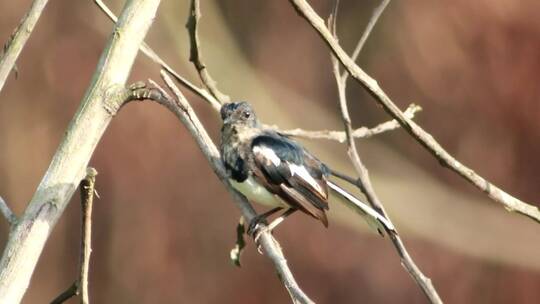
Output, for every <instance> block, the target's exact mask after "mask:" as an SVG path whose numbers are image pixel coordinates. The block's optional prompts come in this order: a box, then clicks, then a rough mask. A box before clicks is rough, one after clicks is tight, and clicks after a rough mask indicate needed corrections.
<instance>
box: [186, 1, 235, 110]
mask: <svg viewBox="0 0 540 304" xmlns="http://www.w3.org/2000/svg"><path fill="white" fill-rule="evenodd" d="M200 18H201V8H200V2H199V0H191V7H190V9H189V17H188V20H187V23H186V28H187V30H188V32H189V41H190V44H191V50H190V54H189V61H191V62H193V64H194V65H195V68H196V69H197V72H199V76H200V77H201V81H202V82H203V84H204V86H205V87H206V88H207V89H208V91H210V93H211V94H212V95H213V96H214V97H215V98H216V99H217V100H219V102H220V103H222V104H223V103H226V102H229V101H230V98H229V96H227V95H225V94H223V93H222V92H220V91H219V90H218V88H217V83H216V81H215V80H214V79H213V78H212V77H211V76H210V73H208V69H207V68H206V65H205V64H204V62H203V59H202V53H201V47H200V44H201V42H200V41H199V34H198V25H199V19H200Z"/></svg>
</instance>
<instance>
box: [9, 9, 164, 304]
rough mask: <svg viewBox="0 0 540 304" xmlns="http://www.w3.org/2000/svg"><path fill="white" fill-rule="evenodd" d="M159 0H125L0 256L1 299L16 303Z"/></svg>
mask: <svg viewBox="0 0 540 304" xmlns="http://www.w3.org/2000/svg"><path fill="white" fill-rule="evenodd" d="M159 3H160V1H159V0H128V1H127V2H126V5H125V6H124V9H123V12H122V14H121V17H120V19H119V21H118V23H117V25H116V26H115V28H114V30H113V32H112V34H111V36H110V38H109V41H108V43H107V46H106V47H105V50H104V51H103V53H102V55H101V58H100V60H99V64H98V66H97V69H96V72H95V73H94V76H93V78H92V83H91V84H90V86H89V88H88V90H87V93H86V95H85V96H84V98H83V99H82V101H81V105H80V107H79V109H78V111H77V113H76V114H75V116H74V118H73V119H72V121H71V123H70V125H69V127H68V129H67V130H66V132H65V135H64V138H63V140H62V143H61V144H60V146H59V147H58V149H57V151H56V153H55V155H54V157H53V159H52V161H51V164H50V165H49V168H48V169H47V172H46V173H45V174H44V177H43V179H42V181H41V183H40V184H39V186H38V188H37V190H36V192H35V193H34V196H33V198H32V200H31V201H30V203H29V205H28V207H27V208H26V210H25V212H24V215H23V216H21V218H20V220H19V221H18V223H17V225H15V227H14V228H13V231H12V232H11V234H10V237H9V240H8V243H7V245H6V247H5V250H4V253H3V255H2V259H1V260H0V303H19V302H20V301H21V298H22V296H23V295H24V293H25V291H26V289H27V287H28V283H29V282H30V278H31V276H32V273H33V271H34V268H35V266H36V263H37V261H38V258H39V256H40V254H41V252H42V250H43V246H44V245H45V242H46V240H47V238H48V237H49V235H50V232H51V230H52V228H53V227H54V225H55V224H56V222H57V221H58V219H59V218H60V216H61V215H62V213H63V211H64V209H65V207H66V206H67V204H68V202H69V199H70V198H71V196H72V195H73V193H74V191H75V189H76V188H77V185H78V184H79V181H80V180H81V179H82V178H83V177H84V175H85V169H86V167H87V165H88V161H89V160H90V157H91V156H92V153H93V151H94V149H95V147H96V145H97V143H98V142H99V139H100V138H101V136H102V135H103V132H104V131H105V129H106V128H107V126H108V125H109V123H110V121H111V119H112V117H113V116H114V114H115V113H116V111H117V110H118V109H119V108H120V106H121V104H122V103H123V102H124V100H123V97H124V93H125V90H126V89H125V87H124V86H125V82H126V79H127V77H128V75H129V72H130V70H131V66H132V65H133V62H134V60H135V57H136V55H137V53H138V50H139V47H140V44H141V43H142V40H143V38H144V36H145V35H146V32H147V31H148V28H149V27H150V25H151V24H152V21H153V20H154V17H155V13H156V10H157V8H158V6H159Z"/></svg>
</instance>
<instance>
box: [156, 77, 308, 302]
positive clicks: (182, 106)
mask: <svg viewBox="0 0 540 304" xmlns="http://www.w3.org/2000/svg"><path fill="white" fill-rule="evenodd" d="M161 76H162V78H163V80H164V81H165V83H166V84H167V86H168V88H169V89H170V90H171V91H173V93H174V94H175V95H176V97H177V99H176V100H175V101H176V102H175V101H173V100H172V99H171V98H170V97H168V96H167V94H166V93H165V92H164V91H163V90H161V92H162V94H163V96H164V97H165V98H158V99H156V101H157V102H159V103H160V104H162V105H163V106H165V107H167V108H168V109H169V110H170V111H171V112H173V113H174V114H175V115H176V117H178V119H180V121H181V122H182V123H183V124H184V126H185V127H186V128H187V130H188V131H189V132H190V133H191V135H192V136H193V138H194V139H195V141H196V142H197V144H198V145H199V147H200V149H201V151H202V152H203V155H204V156H205V157H206V159H207V160H208V162H209V163H210V166H211V167H212V169H213V170H214V173H215V174H216V175H217V176H218V178H219V179H220V180H221V182H222V183H223V184H224V185H225V186H226V188H227V190H228V191H229V193H230V194H231V195H232V197H233V200H234V202H235V203H236V205H237V207H238V208H239V209H240V211H241V212H242V215H243V216H244V217H245V219H246V221H247V222H249V221H251V220H252V219H253V218H254V217H255V216H256V213H255V210H254V209H253V207H252V206H251V205H250V204H249V202H248V201H247V199H246V198H245V197H244V196H243V195H241V194H240V193H238V192H237V191H235V190H234V189H233V188H232V186H231V185H230V183H229V179H228V176H227V173H226V171H225V167H224V166H223V162H222V160H221V156H220V153H219V150H218V149H217V147H216V145H215V144H214V143H213V141H212V139H211V138H210V136H209V135H208V133H207V132H206V130H205V128H204V126H203V125H202V124H201V122H200V121H199V119H198V118H197V115H196V114H195V112H194V111H193V108H192V107H191V105H190V104H189V103H188V101H187V100H186V98H185V97H184V95H183V94H182V93H181V92H180V90H179V89H178V88H177V87H176V86H175V85H174V82H173V81H172V79H171V78H170V77H169V76H168V75H167V74H166V73H165V72H164V71H162V72H161ZM156 86H157V85H156ZM158 87H159V86H158ZM260 229H261V231H262V232H261V236H260V237H259V239H258V245H259V246H260V247H261V248H262V251H263V253H264V255H266V256H267V257H268V258H269V259H270V260H271V261H272V263H273V264H274V267H275V269H276V271H277V274H278V276H279V279H280V280H281V282H282V283H283V284H284V286H285V288H286V289H287V291H288V292H289V295H290V297H291V300H292V301H293V303H301V304H309V303H314V302H313V301H312V300H311V299H309V297H308V296H307V295H306V294H305V293H304V292H303V291H302V289H301V288H300V287H299V286H298V283H297V282H296V280H295V279H294V276H293V274H292V272H291V270H290V269H289V267H288V265H287V260H286V259H285V257H284V255H283V252H282V250H281V247H280V246H279V243H278V242H277V241H276V240H275V239H274V237H273V236H272V235H271V234H270V233H269V232H267V231H265V230H264V225H261V228H260Z"/></svg>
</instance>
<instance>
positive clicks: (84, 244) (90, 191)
mask: <svg viewBox="0 0 540 304" xmlns="http://www.w3.org/2000/svg"><path fill="white" fill-rule="evenodd" d="M96 175H97V171H96V169H94V168H91V167H90V168H88V169H87V170H86V177H85V178H84V179H83V180H82V181H81V184H80V185H79V190H80V192H81V255H80V258H79V274H78V277H77V279H76V280H75V281H74V282H73V284H71V286H69V287H68V289H66V290H65V291H64V292H62V293H61V294H60V295H59V296H58V297H56V298H55V299H54V300H52V302H51V304H61V303H64V302H65V301H67V300H68V299H70V298H72V297H74V296H77V295H81V304H88V303H90V301H89V299H88V269H89V266H90V253H91V252H92V205H93V201H94V192H95V190H96Z"/></svg>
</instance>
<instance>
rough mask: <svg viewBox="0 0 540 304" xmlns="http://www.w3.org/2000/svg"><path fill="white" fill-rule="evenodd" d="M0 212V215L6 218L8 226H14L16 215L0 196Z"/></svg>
mask: <svg viewBox="0 0 540 304" xmlns="http://www.w3.org/2000/svg"><path fill="white" fill-rule="evenodd" d="M0 212H2V215H3V216H4V217H5V218H6V220H7V221H8V223H9V225H10V226H12V227H13V226H14V225H15V224H17V216H16V215H15V213H13V211H11V209H10V208H9V206H8V205H7V203H6V201H4V199H3V198H2V197H1V196H0Z"/></svg>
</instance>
